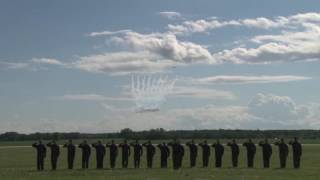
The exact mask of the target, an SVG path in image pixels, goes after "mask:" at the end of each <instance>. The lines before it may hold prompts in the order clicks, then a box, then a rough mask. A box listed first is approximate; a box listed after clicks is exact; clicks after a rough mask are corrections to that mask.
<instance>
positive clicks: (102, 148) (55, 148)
mask: <svg viewBox="0 0 320 180" xmlns="http://www.w3.org/2000/svg"><path fill="white" fill-rule="evenodd" d="M289 144H290V145H291V146H292V150H293V166H294V168H299V167H300V158H301V155H302V146H301V144H300V143H299V142H298V139H297V138H294V141H290V142H289ZM185 145H186V146H187V147H188V148H189V155H190V167H195V166H196V161H197V156H198V146H199V147H201V148H202V166H203V167H208V165H209V159H210V155H211V148H210V147H213V148H214V149H215V150H214V152H215V167H217V168H220V167H222V157H223V154H224V146H223V144H221V143H220V141H219V140H217V142H216V143H214V144H212V145H209V144H208V143H207V141H204V142H203V143H200V144H196V143H195V142H194V141H193V140H192V141H191V142H187V143H186V144H185ZM242 145H243V146H244V147H245V148H246V150H247V166H248V167H249V168H252V167H253V166H254V157H255V154H256V145H255V144H254V143H253V142H252V140H251V139H249V140H248V141H247V142H244V143H243V144H242ZM258 145H259V146H261V148H262V157H263V167H264V168H269V167H270V158H271V155H272V147H271V144H270V143H269V142H268V140H267V139H265V140H264V141H263V142H259V143H258ZM274 145H276V146H278V148H279V159H280V167H281V168H285V167H286V160H287V157H288V153H289V148H288V145H287V144H286V143H285V142H284V140H283V139H281V140H280V141H278V142H276V143H274ZM32 146H33V147H34V148H36V149H37V169H38V170H43V169H44V159H45V157H46V146H45V145H44V144H43V143H42V141H39V142H38V143H34V144H33V145H32ZM47 146H48V147H49V148H50V150H51V167H52V169H53V170H56V168H57V161H58V157H59V155H60V147H59V145H58V144H57V143H56V142H55V141H52V142H50V143H48V144H47ZM227 146H229V147H230V148H231V160H232V166H233V167H237V166H238V157H239V154H240V148H239V145H238V144H237V143H236V140H232V142H229V143H227ZM63 147H64V148H67V159H68V168H69V169H73V164H74V159H75V153H76V145H74V144H73V143H72V140H69V142H68V143H66V144H64V145H63ZM78 147H79V148H81V150H82V168H83V169H87V168H89V159H90V155H91V147H93V148H95V150H96V163H97V168H98V169H102V168H103V162H104V157H105V155H106V148H109V151H110V153H109V155H110V167H111V168H115V165H116V158H117V156H118V148H121V157H122V167H123V168H127V167H128V162H129V157H130V155H131V147H133V161H134V162H133V164H134V168H139V167H140V159H141V156H142V155H143V147H145V148H146V159H147V167H148V168H152V165H153V157H154V155H155V153H156V146H154V145H153V144H152V143H151V141H148V142H147V143H144V144H140V143H139V142H138V140H136V141H135V142H134V143H129V144H128V143H127V141H126V140H124V142H123V143H120V144H115V142H114V141H113V140H112V141H111V143H108V144H106V145H103V144H102V142H101V141H98V142H97V143H93V144H91V146H90V144H88V143H87V141H83V142H82V143H81V144H79V145H78ZM157 147H158V148H159V150H160V161H161V162H160V166H161V168H167V164H168V162H167V160H168V158H169V156H170V154H172V161H173V168H174V169H179V168H181V167H182V160H183V157H184V152H185V149H184V146H183V145H182V144H180V143H179V142H178V141H177V140H174V141H173V142H170V143H162V144H158V145H157ZM169 147H171V151H172V152H170V148H169Z"/></svg>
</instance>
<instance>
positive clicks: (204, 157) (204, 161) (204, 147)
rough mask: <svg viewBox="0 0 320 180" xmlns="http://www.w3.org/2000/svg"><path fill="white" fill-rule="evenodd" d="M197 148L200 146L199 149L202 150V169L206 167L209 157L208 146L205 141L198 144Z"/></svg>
mask: <svg viewBox="0 0 320 180" xmlns="http://www.w3.org/2000/svg"><path fill="white" fill-rule="evenodd" d="M199 146H201V148H202V166H203V167H204V168H205V167H208V165H209V158H210V155H211V150H210V146H209V145H208V143H207V141H206V140H205V141H204V142H203V143H200V144H199Z"/></svg>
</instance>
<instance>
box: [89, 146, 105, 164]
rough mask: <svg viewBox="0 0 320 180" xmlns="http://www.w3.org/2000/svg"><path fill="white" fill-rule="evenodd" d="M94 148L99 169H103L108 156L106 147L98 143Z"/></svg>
mask: <svg viewBox="0 0 320 180" xmlns="http://www.w3.org/2000/svg"><path fill="white" fill-rule="evenodd" d="M92 147H93V148H95V149H96V161H97V169H103V160H104V156H105V155H106V147H104V145H103V144H102V143H101V141H98V143H96V144H95V143H93V144H92Z"/></svg>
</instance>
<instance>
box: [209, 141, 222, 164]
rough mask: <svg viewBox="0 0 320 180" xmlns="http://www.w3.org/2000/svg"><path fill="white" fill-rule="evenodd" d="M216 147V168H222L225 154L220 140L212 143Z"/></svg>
mask: <svg viewBox="0 0 320 180" xmlns="http://www.w3.org/2000/svg"><path fill="white" fill-rule="evenodd" d="M212 147H214V149H215V156H216V168H221V166H222V157H223V154H224V147H223V145H222V144H221V143H220V141H219V140H217V142H216V143H215V144H213V145H212Z"/></svg>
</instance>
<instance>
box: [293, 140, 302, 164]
mask: <svg viewBox="0 0 320 180" xmlns="http://www.w3.org/2000/svg"><path fill="white" fill-rule="evenodd" d="M290 145H291V146H292V153H293V167H294V168H300V158H301V155H302V146H301V144H300V143H299V142H298V138H294V141H293V142H290Z"/></svg>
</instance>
